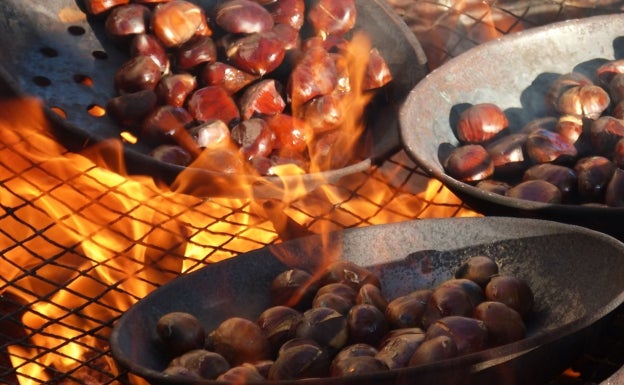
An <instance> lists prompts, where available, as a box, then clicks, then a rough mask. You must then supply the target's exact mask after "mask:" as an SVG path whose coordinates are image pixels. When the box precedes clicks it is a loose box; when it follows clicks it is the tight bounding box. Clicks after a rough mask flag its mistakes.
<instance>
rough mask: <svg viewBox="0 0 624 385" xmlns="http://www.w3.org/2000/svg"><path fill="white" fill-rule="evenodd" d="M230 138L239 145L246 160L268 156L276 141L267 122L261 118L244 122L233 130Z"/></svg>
mask: <svg viewBox="0 0 624 385" xmlns="http://www.w3.org/2000/svg"><path fill="white" fill-rule="evenodd" d="M230 136H231V137H232V140H234V142H236V143H238V145H239V146H240V150H241V153H242V154H243V157H244V159H246V160H252V159H253V158H256V157H264V156H268V155H269V154H270V153H271V152H272V151H273V144H274V143H275V140H276V139H275V134H274V133H273V131H271V128H270V127H269V125H268V124H267V122H265V121H264V120H262V119H260V118H252V119H248V120H243V121H242V122H240V123H239V124H237V125H236V126H234V128H232V130H231V131H230Z"/></svg>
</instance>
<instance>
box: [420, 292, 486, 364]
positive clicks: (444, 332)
mask: <svg viewBox="0 0 624 385" xmlns="http://www.w3.org/2000/svg"><path fill="white" fill-rule="evenodd" d="M490 282H491V281H490ZM438 336H447V337H450V338H451V339H453V341H454V342H455V345H456V346H457V354H458V355H462V354H468V353H474V352H478V351H480V350H483V349H485V348H486V347H487V344H488V340H487V338H488V331H487V328H486V326H485V323H484V322H483V321H481V320H478V319H476V318H472V317H463V316H448V317H444V318H441V319H439V320H437V321H436V322H434V323H433V324H432V325H431V326H429V328H428V329H427V331H426V332H425V339H427V340H429V339H432V338H435V337H438Z"/></svg>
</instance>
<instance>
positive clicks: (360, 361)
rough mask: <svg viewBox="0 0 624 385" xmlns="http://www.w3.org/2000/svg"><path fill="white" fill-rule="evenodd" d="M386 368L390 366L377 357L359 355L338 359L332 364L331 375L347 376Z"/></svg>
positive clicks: (375, 371)
mask: <svg viewBox="0 0 624 385" xmlns="http://www.w3.org/2000/svg"><path fill="white" fill-rule="evenodd" d="M384 370H388V367H387V366H386V364H385V363H384V362H383V361H381V360H380V359H378V358H377V357H372V356H357V357H349V358H345V359H342V360H339V361H336V362H335V363H334V364H332V365H331V368H330V372H329V375H330V377H346V376H355V375H363V374H369V373H378V372H381V371H384Z"/></svg>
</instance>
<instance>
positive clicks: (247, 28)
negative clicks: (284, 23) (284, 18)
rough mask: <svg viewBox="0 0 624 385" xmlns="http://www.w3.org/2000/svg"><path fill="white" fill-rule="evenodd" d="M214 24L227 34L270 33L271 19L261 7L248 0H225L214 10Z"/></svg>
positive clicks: (267, 12)
mask: <svg viewBox="0 0 624 385" xmlns="http://www.w3.org/2000/svg"><path fill="white" fill-rule="evenodd" d="M215 22H216V23H217V25H218V26H220V27H221V28H223V29H224V30H225V31H227V32H229V33H235V34H250V33H256V32H265V31H270V30H271V29H272V28H273V17H272V16H271V14H270V13H269V11H267V9H266V8H264V7H263V6H262V5H260V4H258V3H257V2H254V1H250V0H227V1H224V2H222V3H220V4H219V6H217V9H216V16H215Z"/></svg>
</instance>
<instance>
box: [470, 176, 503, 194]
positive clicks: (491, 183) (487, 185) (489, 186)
mask: <svg viewBox="0 0 624 385" xmlns="http://www.w3.org/2000/svg"><path fill="white" fill-rule="evenodd" d="M476 187H477V188H479V189H481V190H484V191H487V192H490V193H493V194H498V195H505V193H507V190H509V189H510V188H511V185H510V184H509V183H507V182H504V181H502V180H494V179H484V180H480V181H479V182H477V184H476Z"/></svg>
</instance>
